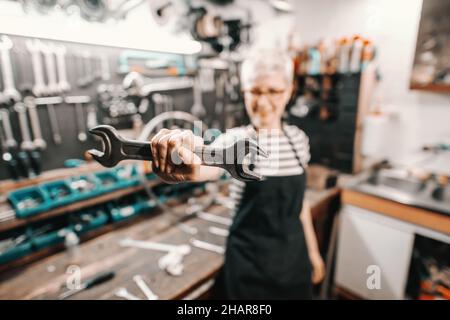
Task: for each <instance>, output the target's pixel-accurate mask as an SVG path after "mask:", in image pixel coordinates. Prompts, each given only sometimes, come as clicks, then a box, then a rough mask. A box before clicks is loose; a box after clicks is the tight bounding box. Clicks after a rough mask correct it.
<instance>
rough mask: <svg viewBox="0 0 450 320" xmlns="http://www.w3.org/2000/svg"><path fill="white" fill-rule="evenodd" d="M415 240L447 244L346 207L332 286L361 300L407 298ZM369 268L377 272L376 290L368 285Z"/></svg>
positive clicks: (445, 239) (410, 227)
mask: <svg viewBox="0 0 450 320" xmlns="http://www.w3.org/2000/svg"><path fill="white" fill-rule="evenodd" d="M411 214H414V212H411ZM418 236H421V237H425V238H428V239H433V240H437V241H440V242H443V243H447V244H450V236H449V235H446V234H443V233H439V232H436V231H433V230H430V229H427V228H424V227H422V226H418V225H415V224H412V223H409V222H406V221H402V220H399V219H394V218H391V217H388V216H386V215H384V214H381V213H378V212H375V211H370V210H367V209H362V208H359V207H356V206H353V205H349V204H345V205H344V206H343V207H342V209H341V212H340V225H339V236H338V244H337V254H336V272H335V278H334V279H335V285H336V286H337V287H339V288H342V289H344V290H347V291H348V292H350V293H353V294H354V295H357V296H359V297H361V298H364V299H405V298H407V297H406V285H407V281H408V275H409V272H410V263H411V259H412V255H413V249H414V243H415V239H416V238H417V237H418ZM370 266H376V267H375V268H378V270H379V276H380V288H379V289H377V288H372V289H370V288H369V287H371V286H368V284H367V280H368V279H369V277H371V276H372V275H373V274H374V273H373V270H371V269H370V268H369V267H370ZM368 268H369V269H368Z"/></svg>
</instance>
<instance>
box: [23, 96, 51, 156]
mask: <svg viewBox="0 0 450 320" xmlns="http://www.w3.org/2000/svg"><path fill="white" fill-rule="evenodd" d="M23 103H24V104H25V106H26V107H27V108H28V114H29V115H30V122H31V130H32V131H33V137H34V140H33V144H34V146H35V147H36V148H38V149H40V150H44V149H45V148H47V143H46V142H45V140H44V139H42V131H41V124H40V123H39V116H38V112H37V109H36V100H35V98H34V97H32V96H28V97H25V98H24V99H23Z"/></svg>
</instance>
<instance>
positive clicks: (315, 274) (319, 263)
mask: <svg viewBox="0 0 450 320" xmlns="http://www.w3.org/2000/svg"><path fill="white" fill-rule="evenodd" d="M309 260H310V261H311V266H312V283H313V284H318V283H319V282H321V281H322V280H323V278H324V277H325V263H324V262H323V259H322V257H321V255H320V253H319V252H314V253H312V254H310V256H309Z"/></svg>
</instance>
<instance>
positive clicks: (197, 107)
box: [191, 77, 206, 118]
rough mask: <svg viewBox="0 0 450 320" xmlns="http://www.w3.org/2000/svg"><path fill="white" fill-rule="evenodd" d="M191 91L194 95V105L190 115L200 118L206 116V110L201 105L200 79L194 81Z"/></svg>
mask: <svg viewBox="0 0 450 320" xmlns="http://www.w3.org/2000/svg"><path fill="white" fill-rule="evenodd" d="M192 90H193V95H194V104H193V106H192V107H191V113H192V114H193V115H194V116H196V117H198V118H201V117H203V116H205V115H206V110H205V107H204V106H203V103H202V89H201V87H200V79H199V78H198V77H196V78H195V79H194V85H193V87H192Z"/></svg>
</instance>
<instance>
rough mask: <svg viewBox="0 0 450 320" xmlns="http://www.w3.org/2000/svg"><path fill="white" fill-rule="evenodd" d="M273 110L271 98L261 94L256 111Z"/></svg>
mask: <svg viewBox="0 0 450 320" xmlns="http://www.w3.org/2000/svg"><path fill="white" fill-rule="evenodd" d="M271 109H272V106H271V103H270V101H269V98H268V97H267V96H266V95H265V94H261V95H260V96H259V97H258V100H257V101H256V111H259V112H268V111H270V110H271Z"/></svg>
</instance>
